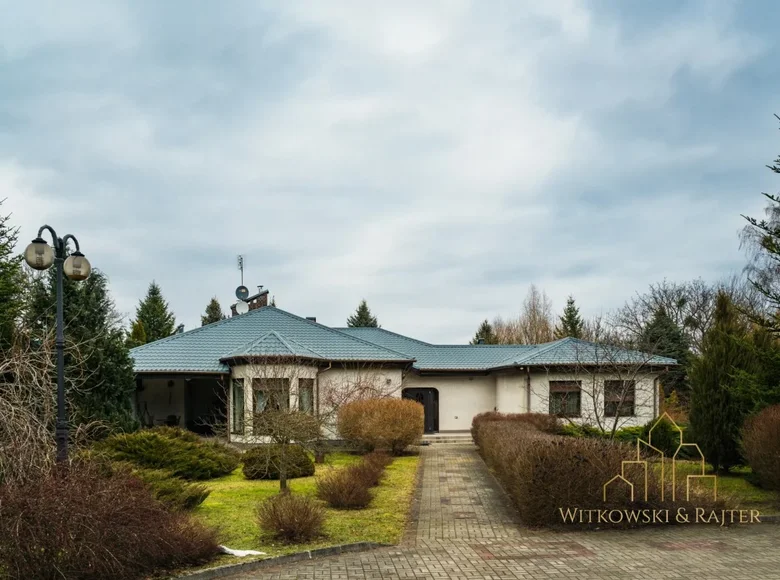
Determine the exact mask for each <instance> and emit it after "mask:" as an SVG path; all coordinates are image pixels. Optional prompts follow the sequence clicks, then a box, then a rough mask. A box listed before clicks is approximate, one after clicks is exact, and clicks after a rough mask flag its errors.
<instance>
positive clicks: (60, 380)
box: [24, 225, 92, 462]
mask: <svg viewBox="0 0 780 580" xmlns="http://www.w3.org/2000/svg"><path fill="white" fill-rule="evenodd" d="M44 230H48V231H49V233H50V234H51V237H52V240H53V242H54V248H52V247H51V246H50V245H49V244H47V243H46V240H44V239H43V238H42V237H41V235H42V234H43V231H44ZM68 240H73V243H74V244H75V246H76V251H75V252H71V254H70V256H67V257H66V256H65V252H66V251H67V249H66V244H67V243H68ZM24 261H25V262H27V264H28V265H29V266H30V267H31V268H33V269H35V270H48V269H49V268H50V267H51V265H52V263H53V264H54V267H55V268H56V269H57V270H56V272H57V289H56V292H57V341H56V346H57V430H56V438H57V462H64V461H67V460H68V422H67V420H66V419H65V353H64V351H65V333H64V331H63V326H64V323H63V315H62V274H63V272H64V273H65V275H66V276H67V277H68V278H70V279H71V280H77V281H78V280H86V279H87V278H88V277H89V273H90V272H91V271H92V266H90V264H89V260H87V259H86V258H85V257H84V254H82V253H81V251H80V249H79V241H78V240H77V239H76V238H75V237H74V236H72V235H70V234H68V235H67V236H65V237H63V238H59V237H57V232H55V231H54V229H53V228H52V227H51V226H46V225H44V226H42V227H41V228H40V229H39V230H38V237H37V238H35V239H34V240H33V241H32V242H31V243H30V245H29V246H27V248H26V249H25V250H24Z"/></svg>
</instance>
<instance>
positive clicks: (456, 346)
mask: <svg viewBox="0 0 780 580" xmlns="http://www.w3.org/2000/svg"><path fill="white" fill-rule="evenodd" d="M331 328H332V329H333V330H338V331H339V332H343V331H344V330H353V329H363V328H365V329H369V330H381V331H382V332H386V333H387V334H392V335H394V336H398V337H401V338H405V339H406V340H410V341H412V342H416V343H419V344H422V345H425V346H430V347H432V348H467V347H476V346H478V347H480V348H484V347H498V348H517V347H523V346H524V347H532V346H539V345H536V344H433V343H432V342H425V341H424V340H419V339H417V338H412V337H411V336H406V335H405V334H400V333H398V332H393V331H392V330H387V329H386V328H380V327H374V326H351V327H348V326H334V327H331ZM345 334H348V333H345ZM372 344H375V343H372ZM542 344H546V343H542Z"/></svg>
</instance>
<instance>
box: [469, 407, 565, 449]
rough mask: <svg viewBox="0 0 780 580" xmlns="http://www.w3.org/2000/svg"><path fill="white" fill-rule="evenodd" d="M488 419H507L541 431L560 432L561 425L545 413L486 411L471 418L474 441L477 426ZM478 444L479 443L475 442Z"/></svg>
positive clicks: (552, 416)
mask: <svg viewBox="0 0 780 580" xmlns="http://www.w3.org/2000/svg"><path fill="white" fill-rule="evenodd" d="M489 421H508V422H511V423H525V424H528V425H531V426H533V427H535V428H536V429H538V430H539V431H542V432H543V433H554V434H557V433H560V432H561V429H562V425H561V422H560V420H559V419H558V418H557V417H556V416H555V415H548V414H546V413H499V412H497V411H488V412H487V413H479V414H477V415H475V416H474V418H473V419H472V420H471V437H472V439H474V442H476V441H477V437H478V433H477V430H478V428H479V426H480V425H481V424H483V423H485V422H489ZM477 444H479V443H477Z"/></svg>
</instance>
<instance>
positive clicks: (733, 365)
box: [689, 293, 756, 471]
mask: <svg viewBox="0 0 780 580" xmlns="http://www.w3.org/2000/svg"><path fill="white" fill-rule="evenodd" d="M748 336H749V328H748V325H747V324H746V323H745V321H744V320H742V319H741V318H740V316H739V313H738V312H737V310H736V308H735V307H734V305H733V304H732V302H731V300H730V299H729V297H728V296H727V295H726V294H724V293H720V294H719V295H718V297H717V300H716V305H715V315H714V320H713V323H712V326H711V328H710V329H709V330H708V331H707V332H706V333H705V335H704V339H703V340H702V349H701V354H700V355H699V356H698V357H697V358H696V359H694V361H693V363H692V364H691V368H690V373H689V377H690V382H691V410H690V424H691V429H692V431H693V436H694V438H695V441H696V443H698V444H699V447H700V448H701V450H702V452H703V453H704V457H705V458H706V460H707V461H708V462H710V463H711V464H712V466H713V467H714V468H715V469H716V470H717V471H721V470H728V469H729V468H731V467H732V466H734V465H738V464H739V463H740V453H739V444H738V439H739V430H740V428H741V427H742V423H743V419H744V417H745V414H746V412H747V409H746V408H745V406H744V404H743V403H742V402H741V401H740V400H739V397H735V396H734V394H733V390H734V382H735V376H737V375H738V373H740V372H746V373H753V372H755V371H756V361H755V357H754V355H753V353H752V352H751V351H750V349H748V348H746V346H745V340H746V339H747V338H748Z"/></svg>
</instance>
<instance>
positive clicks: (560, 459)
mask: <svg viewBox="0 0 780 580" xmlns="http://www.w3.org/2000/svg"><path fill="white" fill-rule="evenodd" d="M476 433H477V443H478V445H479V450H480V453H481V454H482V456H483V458H484V459H485V462H486V463H487V464H488V466H490V468H491V469H492V470H493V471H494V472H495V474H496V476H497V477H498V479H499V481H501V483H502V485H503V486H504V488H505V490H506V491H507V493H508V494H509V496H510V498H511V499H512V502H513V503H514V504H515V506H516V507H517V509H518V512H519V515H520V518H521V519H522V520H523V522H524V523H525V524H527V525H531V526H556V525H560V524H562V519H561V514H560V511H559V510H560V509H561V508H563V509H566V508H574V507H576V508H580V509H586V510H587V509H601V510H604V509H632V510H641V509H662V508H669V509H671V510H676V509H677V508H680V507H682V508H687V509H691V508H692V507H693V506H694V504H695V506H696V507H704V508H707V507H711V508H713V509H715V508H721V507H723V505H724V504H723V502H713V501H712V500H711V498H708V497H707V495H706V493H704V492H702V493H700V494H697V495H696V497H695V498H694V500H693V501H691V502H690V503H689V502H682V501H677V502H676V503H673V502H671V501H670V497H671V489H667V490H666V492H667V493H666V500H665V501H664V502H661V501H660V499H659V498H660V496H661V494H660V487H661V482H660V476H659V477H657V478H655V477H652V476H651V477H650V478H649V480H648V482H649V486H648V499H649V501H644V498H643V497H641V498H639V497H637V498H635V501H634V502H630V501H629V498H628V496H627V495H626V496H624V497H620V493H619V492H617V493H616V492H613V493H612V494H611V495H610V496H609V497H608V501H607V502H604V501H603V485H604V484H605V483H606V482H607V481H609V480H610V479H612V478H613V477H614V476H615V475H617V474H619V473H621V462H622V461H624V460H630V459H635V458H636V457H635V451H634V449H633V448H632V446H630V445H626V444H622V443H618V442H614V441H609V440H604V439H593V438H574V437H561V436H557V435H551V434H548V433H543V432H541V431H539V430H538V429H536V428H534V427H533V426H532V425H530V424H529V423H525V422H522V421H501V420H498V421H481V422H478V424H477V427H476ZM651 465H652V464H651ZM637 481H638V480H637ZM677 491H678V497H684V490H683V488H682V487H680V488H678V490H677ZM623 525H630V524H628V523H627V522H626V523H624V524H623Z"/></svg>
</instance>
